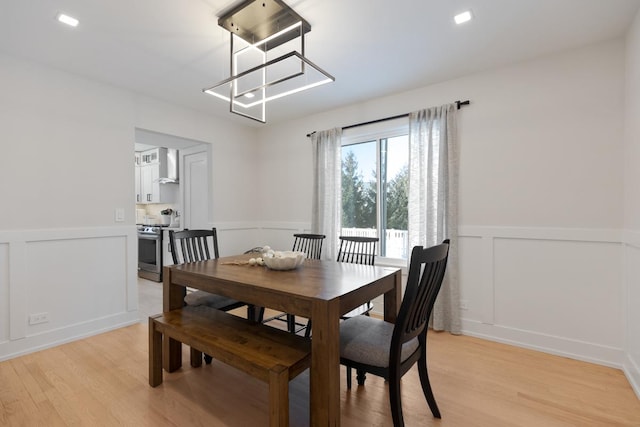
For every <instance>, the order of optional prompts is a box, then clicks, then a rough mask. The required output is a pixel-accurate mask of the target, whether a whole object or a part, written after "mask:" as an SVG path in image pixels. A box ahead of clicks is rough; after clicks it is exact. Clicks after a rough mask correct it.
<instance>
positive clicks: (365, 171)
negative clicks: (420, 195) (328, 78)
mask: <svg viewBox="0 0 640 427" xmlns="http://www.w3.org/2000/svg"><path fill="white" fill-rule="evenodd" d="M364 128H366V127H362V128H361V129H350V130H348V131H345V133H344V135H343V143H342V235H348V236H368V237H378V238H379V239H380V244H379V245H378V248H379V249H378V251H379V253H378V255H379V256H381V257H383V258H394V259H406V258H407V252H408V240H407V235H408V233H407V215H408V205H407V201H408V193H407V191H408V187H407V186H408V171H409V167H408V162H409V136H408V124H406V120H400V121H399V120H395V121H393V122H389V123H379V124H377V125H376V126H375V127H374V129H371V128H370V127H369V129H368V130H366V129H364Z"/></svg>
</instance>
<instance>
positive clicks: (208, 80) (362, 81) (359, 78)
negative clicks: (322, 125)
mask: <svg viewBox="0 0 640 427" xmlns="http://www.w3.org/2000/svg"><path fill="white" fill-rule="evenodd" d="M285 2H286V3H287V4H288V5H289V6H291V7H292V8H293V9H294V10H295V11H296V12H297V13H298V14H300V15H301V16H302V17H303V18H305V19H306V20H307V21H308V22H309V23H310V24H311V32H309V33H308V34H307V36H306V39H305V42H306V56H307V57H308V58H309V59H310V60H311V61H313V62H314V63H316V64H317V65H319V66H320V67H322V68H323V69H325V70H326V71H327V72H329V73H330V74H332V75H333V76H335V78H336V81H335V82H334V83H331V84H328V85H324V86H320V87H317V88H314V89H311V90H309V91H306V92H302V93H298V94H295V95H292V96H288V97H285V98H282V99H279V100H275V101H272V102H270V103H268V104H267V122H268V123H276V122H280V121H284V120H287V119H291V118H296V117H302V116H306V115H309V114H313V113H317V112H321V111H325V110H330V109H334V108H337V107H341V106H345V105H349V104H353V103H357V102H361V101H364V100H366V99H371V98H376V97H381V96H386V95H390V94H393V93H397V92H402V91H407V90H411V89H413V88H418V87H422V86H426V85H429V84H433V83H437V82H441V81H445V80H449V79H452V78H457V77H461V76H464V75H467V74H471V73H475V72H479V71H482V70H487V69H490V68H493V67H497V66H502V65H506V64H509V63H514V62H518V61H522V60H526V59H530V58H534V57H537V56H541V55H545V54H549V53H552V52H556V51H562V50H565V49H570V48H575V47H579V46H583V45H588V44H592V43H596V42H599V41H603V40H608V39H613V38H616V37H620V36H622V35H623V34H624V33H625V31H626V29H627V28H628V27H629V25H630V23H631V21H632V20H633V17H634V16H635V14H636V11H637V10H638V8H639V6H640V0H394V1H393V2H391V1H382V0H285ZM1 4H2V7H1V8H0V10H1V13H0V52H4V53H6V54H8V55H11V56H16V57H20V58H23V59H26V60H31V61H35V62H38V63H41V64H45V65H47V66H51V67H54V68H57V69H61V70H66V71H69V72H71V73H74V74H78V75H81V76H86V77H88V78H90V79H93V80H98V81H101V82H104V83H107V84H112V85H114V86H118V87H122V88H125V89H128V90H132V91H135V92H139V93H142V94H147V95H151V96H153V97H156V98H159V99H162V100H166V101H169V102H172V103H175V104H178V105H182V106H186V107H190V108H194V109H197V110H200V111H203V112H205V113H207V114H212V115H216V116H221V117H224V118H227V119H230V120H235V121H237V122H238V123H241V124H244V125H248V126H263V125H261V124H259V123H257V122H254V121H252V120H249V119H246V118H242V117H239V116H236V115H232V114H231V113H229V111H228V110H229V106H228V104H226V103H225V102H224V101H221V100H219V99H217V98H214V97H212V96H209V95H206V94H203V93H202V89H203V88H205V87H210V86H212V85H213V84H215V83H217V82H219V81H221V80H223V79H225V78H227V77H229V33H228V32H227V31H226V30H224V29H222V28H221V27H219V26H218V25H217V19H218V18H217V16H218V15H220V14H221V12H223V11H226V10H228V9H229V7H230V6H232V5H235V4H237V1H236V0H108V1H105V0H1ZM466 9H471V11H472V13H473V15H474V19H473V20H472V21H471V22H468V23H465V24H463V25H459V26H456V25H455V24H454V23H453V16H454V15H455V14H457V13H459V12H462V11H464V10H466ZM58 12H65V13H67V14H69V15H72V16H74V17H76V18H78V19H79V20H80V25H79V26H78V27H77V28H71V27H67V26H64V25H62V24H60V23H58V22H57V21H56V20H55V17H56V15H57V13H58ZM452 101H453V100H452Z"/></svg>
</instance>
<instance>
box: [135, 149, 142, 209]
mask: <svg viewBox="0 0 640 427" xmlns="http://www.w3.org/2000/svg"><path fill="white" fill-rule="evenodd" d="M141 163H142V153H141V152H138V151H136V155H135V163H134V168H135V183H136V203H142V186H141V185H140V184H141V183H140V165H141Z"/></svg>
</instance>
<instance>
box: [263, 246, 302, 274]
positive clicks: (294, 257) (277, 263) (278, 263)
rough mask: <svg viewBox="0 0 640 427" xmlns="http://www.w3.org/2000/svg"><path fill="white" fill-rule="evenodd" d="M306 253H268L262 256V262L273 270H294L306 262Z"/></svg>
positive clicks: (271, 251)
mask: <svg viewBox="0 0 640 427" xmlns="http://www.w3.org/2000/svg"><path fill="white" fill-rule="evenodd" d="M305 258H306V255H305V253H304V252H296V251H273V250H270V251H267V252H265V253H263V254H262V260H263V261H264V265H266V266H267V267H268V268H270V269H271V270H293V269H295V268H298V267H299V266H300V265H302V263H303V262H304V260H305Z"/></svg>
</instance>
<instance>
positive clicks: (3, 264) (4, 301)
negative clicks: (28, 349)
mask: <svg viewBox="0 0 640 427" xmlns="http://www.w3.org/2000/svg"><path fill="white" fill-rule="evenodd" d="M8 340H9V244H7V243H0V344H1V343H3V342H5V341H8Z"/></svg>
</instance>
